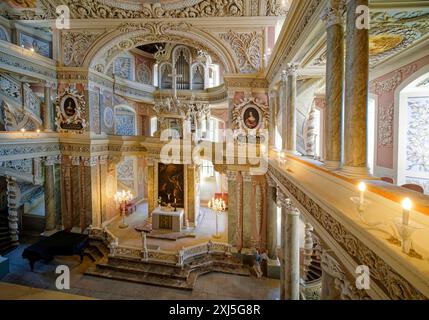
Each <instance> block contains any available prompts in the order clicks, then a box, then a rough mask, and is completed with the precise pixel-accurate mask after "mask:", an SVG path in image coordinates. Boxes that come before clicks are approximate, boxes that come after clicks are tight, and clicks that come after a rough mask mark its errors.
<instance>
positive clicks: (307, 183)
mask: <svg viewBox="0 0 429 320" xmlns="http://www.w3.org/2000/svg"><path fill="white" fill-rule="evenodd" d="M268 175H269V176H270V178H271V179H272V180H274V181H275V182H276V184H277V186H278V188H279V190H280V191H281V193H284V194H285V196H286V197H287V198H289V199H290V201H291V202H292V203H293V205H294V206H296V207H297V208H298V209H299V211H300V212H301V214H302V215H303V216H304V217H305V222H306V223H307V224H311V226H312V227H313V228H314V232H315V233H317V235H318V238H319V239H320V241H321V242H322V243H323V248H325V249H328V250H331V251H332V253H331V254H329V256H328V255H327V254H326V253H325V255H324V257H323V259H322V260H323V262H322V267H323V270H324V271H325V273H324V275H325V280H326V277H328V276H330V277H331V278H332V279H331V280H332V281H330V282H329V281H324V282H323V284H325V286H326V283H330V284H331V285H332V286H333V287H335V288H336V290H338V294H337V295H336V298H341V299H428V297H429V277H428V276H427V275H428V274H429V263H428V262H427V261H428V257H429V252H428V249H427V244H428V243H429V234H428V233H427V232H425V231H424V230H425V229H426V230H427V228H429V215H428V214H427V213H426V212H425V209H424V207H422V206H421V205H420V204H416V207H417V209H418V210H416V211H412V213H411V219H412V220H413V221H414V223H416V224H418V225H419V226H420V227H421V228H422V231H420V232H419V231H416V232H415V234H414V236H413V250H411V251H410V253H409V254H405V253H403V252H402V250H401V246H400V240H399V239H398V235H397V233H395V232H394V231H393V230H394V227H393V219H394V218H397V219H399V218H400V217H401V216H402V208H401V206H400V199H401V198H400V196H403V195H402V194H396V198H395V197H394V195H395V193H391V194H389V195H387V192H386V190H385V189H382V188H381V187H380V186H379V184H378V183H377V182H374V183H373V182H371V181H367V183H368V185H369V186H370V187H369V191H367V192H366V194H365V197H366V198H365V199H367V200H369V201H370V204H369V205H368V207H367V208H366V209H365V211H364V212H363V213H361V214H359V212H358V208H357V207H356V205H355V204H354V203H353V201H351V199H350V198H351V197H353V196H356V195H358V190H357V187H356V186H357V181H353V180H350V179H348V178H345V177H342V176H339V175H336V174H335V173H332V172H329V171H328V170H326V169H323V168H322V165H321V164H319V163H318V162H316V161H309V160H304V159H302V158H299V157H295V156H288V158H287V166H286V165H285V164H284V163H280V162H279V161H278V160H275V159H274V158H273V159H270V161H269V168H268ZM422 201H423V200H422V199H421V198H420V199H417V196H416V202H420V203H424V202H422ZM309 232H311V229H310V227H309V225H307V233H309ZM311 245H312V243H311V241H310V239H309V238H307V243H306V248H305V251H306V254H305V260H306V261H305V262H306V265H308V263H309V262H310V249H311V248H310V246H311ZM325 251H326V250H325ZM330 257H331V258H332V257H335V258H332V259H331V258H330ZM334 261H335V263H334ZM359 266H366V267H368V270H369V271H370V287H369V289H358V288H357V285H356V279H357V276H358V275H357V273H356V272H357V271H356V270H360V269H359V268H357V267H359ZM334 267H335V268H334ZM333 268H334V270H336V271H335V272H334V271H332V269H333ZM322 278H323V276H322ZM325 289H326V288H325ZM322 291H323V288H322ZM322 296H323V294H322Z"/></svg>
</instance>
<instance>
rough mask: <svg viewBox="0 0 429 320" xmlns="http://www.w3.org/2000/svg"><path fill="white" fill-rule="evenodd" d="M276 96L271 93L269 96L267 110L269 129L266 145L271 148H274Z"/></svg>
mask: <svg viewBox="0 0 429 320" xmlns="http://www.w3.org/2000/svg"><path fill="white" fill-rule="evenodd" d="M275 103H276V94H275V92H274V91H271V92H270V94H269V104H270V105H269V108H270V128H269V137H268V138H269V141H268V145H269V146H270V147H271V148H274V147H275V146H276V140H275V139H276V106H275Z"/></svg>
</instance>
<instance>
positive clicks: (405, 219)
mask: <svg viewBox="0 0 429 320" xmlns="http://www.w3.org/2000/svg"><path fill="white" fill-rule="evenodd" d="M412 206H413V203H412V202H411V200H410V198H405V199H404V200H402V209H403V210H402V224H403V225H405V226H408V224H409V223H410V210H411V208H412Z"/></svg>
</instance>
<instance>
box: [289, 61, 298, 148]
mask: <svg viewBox="0 0 429 320" xmlns="http://www.w3.org/2000/svg"><path fill="white" fill-rule="evenodd" d="M297 70H298V65H297V64H296V63H289V64H288V67H287V69H286V74H287V90H286V92H287V94H286V101H287V102H286V105H287V111H286V113H287V121H286V130H287V134H286V141H287V143H286V151H287V152H288V153H290V154H297V151H296V80H297Z"/></svg>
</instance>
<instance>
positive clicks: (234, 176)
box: [226, 170, 237, 181]
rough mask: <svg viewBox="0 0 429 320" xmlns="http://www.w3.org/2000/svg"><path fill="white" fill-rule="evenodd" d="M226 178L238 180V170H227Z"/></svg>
mask: <svg viewBox="0 0 429 320" xmlns="http://www.w3.org/2000/svg"><path fill="white" fill-rule="evenodd" d="M226 178H227V180H228V181H236V180H237V171H231V170H226Z"/></svg>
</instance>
